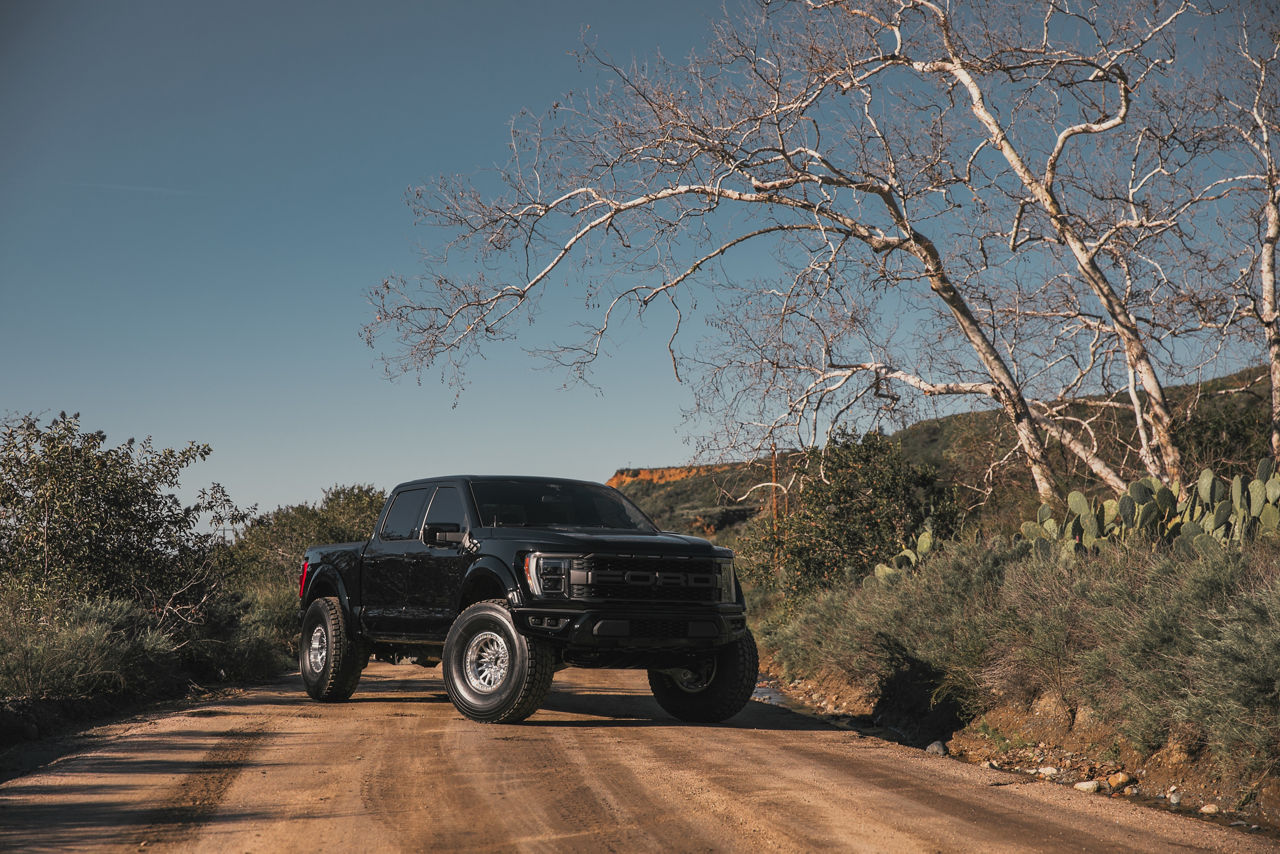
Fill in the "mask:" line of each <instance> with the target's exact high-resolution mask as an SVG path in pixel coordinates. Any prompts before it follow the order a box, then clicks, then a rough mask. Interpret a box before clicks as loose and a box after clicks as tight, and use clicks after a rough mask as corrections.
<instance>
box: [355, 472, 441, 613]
mask: <svg viewBox="0 0 1280 854" xmlns="http://www.w3.org/2000/svg"><path fill="white" fill-rule="evenodd" d="M434 491H435V487H434V486H424V487H418V488H415V489H406V490H403V491H401V492H398V493H396V496H395V498H394V499H393V501H392V504H391V508H390V509H389V510H388V511H387V513H386V517H385V518H384V519H383V522H382V527H381V528H380V529H379V530H378V531H376V532H375V533H374V537H373V540H372V541H370V543H369V546H368V548H366V549H365V553H364V560H363V562H362V564H361V566H362V573H361V592H362V598H363V604H364V612H363V621H364V626H365V629H366V630H367V631H369V632H371V633H373V634H377V635H406V634H412V633H413V625H412V622H413V621H412V620H411V618H410V612H409V610H408V609H407V607H406V606H407V603H408V601H409V599H410V597H411V595H412V594H411V589H412V588H413V586H414V584H413V579H414V577H415V575H416V574H417V573H416V572H415V570H414V564H415V563H416V562H417V561H418V560H421V559H422V558H423V557H424V556H425V552H426V550H427V549H426V546H425V545H424V544H423V542H422V518H423V513H424V511H425V510H426V507H427V502H428V501H429V500H430V498H431V496H432V493H433V492H434Z"/></svg>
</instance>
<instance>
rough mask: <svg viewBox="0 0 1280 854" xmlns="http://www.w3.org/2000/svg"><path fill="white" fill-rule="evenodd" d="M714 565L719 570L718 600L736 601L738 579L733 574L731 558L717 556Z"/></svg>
mask: <svg viewBox="0 0 1280 854" xmlns="http://www.w3.org/2000/svg"><path fill="white" fill-rule="evenodd" d="M716 566H717V567H718V568H719V570H720V572H719V576H720V601H721V602H736V601H738V579H737V578H735V577H734V574H733V558H731V557H726V558H718V559H717V560H716Z"/></svg>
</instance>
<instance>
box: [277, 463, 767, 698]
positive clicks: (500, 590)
mask: <svg viewBox="0 0 1280 854" xmlns="http://www.w3.org/2000/svg"><path fill="white" fill-rule="evenodd" d="M298 590H299V596H300V597H301V608H300V610H299V614H300V618H301V626H302V637H301V643H300V644H299V667H300V669H301V672H302V680H303V683H304V685H305V686H306V690H307V693H308V694H310V695H311V697H313V698H314V699H316V700H323V701H340V700H346V699H347V698H349V697H350V696H351V695H352V694H353V693H354V692H355V690H356V688H357V686H358V684H359V680H360V673H361V671H362V670H363V669H364V667H365V665H366V664H367V663H368V661H369V659H370V657H371V656H377V657H379V658H381V659H385V660H389V661H401V660H411V661H413V662H414V663H416V664H420V665H423V666H426V667H434V666H436V665H439V664H441V663H443V672H442V675H443V679H444V684H445V689H446V690H447V692H448V695H449V699H450V700H451V701H452V702H453V704H454V706H455V707H456V708H457V709H458V711H459V712H461V713H462V714H463V715H465V716H467V717H468V718H471V719H473V720H476V721H483V722H515V721H519V720H523V719H524V718H526V717H528V716H529V715H531V714H533V712H535V711H536V710H537V709H538V708H539V706H540V705H541V704H542V701H543V699H544V698H545V697H546V694H547V692H548V691H549V690H550V687H551V682H552V678H553V675H554V673H555V672H556V671H557V670H560V669H562V668H564V667H593V668H628V669H643V670H647V671H648V678H649V685H650V688H651V689H652V691H653V695H654V697H655V699H656V700H657V701H658V703H659V705H661V706H662V708H663V709H664V710H666V711H667V712H668V713H669V714H671V715H673V716H674V717H676V718H679V719H681V720H686V721H698V722H715V721H722V720H725V719H727V718H729V717H731V716H733V715H734V714H736V713H737V712H738V711H740V710H741V709H742V708H743V706H745V705H746V703H747V701H748V700H749V699H750V697H751V693H752V691H753V689H754V687H755V682H756V677H757V669H758V661H757V652H756V645H755V640H754V639H753V638H752V636H751V632H750V630H749V629H748V628H747V621H746V606H745V604H744V602H743V597H742V592H741V591H740V590H739V589H738V584H737V579H736V577H735V575H734V570H733V553H732V552H731V551H730V550H728V549H725V548H720V547H717V546H715V545H713V544H711V543H710V542H708V541H707V540H704V539H700V538H698V537H691V536H685V535H682V534H675V533H670V532H664V531H660V530H658V528H657V526H656V525H654V523H653V522H652V521H651V520H650V519H649V518H648V517H647V516H646V515H645V514H644V513H643V512H642V511H641V510H640V509H639V508H638V507H636V506H635V505H634V504H633V503H632V502H631V501H629V500H628V499H627V498H626V497H625V496H624V495H622V494H621V493H620V492H618V491H617V490H614V489H611V488H610V487H607V486H604V485H602V484H598V483H591V482H587V481H578V480H565V479H558V478H541V477H517V476H451V477H438V478H426V479H422V480H414V481H410V482H407V483H402V484H400V485H399V486H397V487H396V488H395V489H394V490H393V491H392V493H391V495H390V496H389V497H388V499H387V503H386V505H385V506H384V507H383V509H382V513H381V514H380V515H379V517H378V521H377V523H376V525H375V528H374V531H373V536H372V537H371V538H370V539H369V540H368V541H367V542H363V543H339V544H336V545H325V546H316V547H314V548H311V549H308V550H307V552H306V554H305V557H304V559H303V561H302V572H301V576H300V578H299V588H298Z"/></svg>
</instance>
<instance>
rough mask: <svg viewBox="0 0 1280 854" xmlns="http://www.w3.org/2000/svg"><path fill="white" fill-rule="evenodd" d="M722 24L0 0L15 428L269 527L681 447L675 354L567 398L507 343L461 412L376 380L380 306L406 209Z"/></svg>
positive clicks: (515, 12)
mask: <svg viewBox="0 0 1280 854" xmlns="http://www.w3.org/2000/svg"><path fill="white" fill-rule="evenodd" d="M719 9H720V6H719V4H718V3H703V4H698V3H694V2H690V0H683V2H682V1H681V0H674V2H672V0H646V2H643V3H613V2H603V0H597V2H588V0H576V2H570V0H564V1H563V2H540V3H528V2H508V1H507V0H504V2H451V3H445V2H416V3H410V2H385V0H384V2H378V3H366V4H338V3H329V2H288V3H284V2H252V3H247V2H221V1H220V2H174V0H145V2H143V1H140V0H130V2H97V0H94V2H65V0H5V2H3V3H0V359H2V360H3V369H2V372H0V414H3V415H13V414H21V413H27V412H35V413H37V414H41V413H43V414H44V415H45V416H46V417H47V416H49V415H54V414H56V413H57V412H58V411H59V410H67V411H69V412H71V411H79V412H80V413H81V416H82V420H83V423H84V426H85V427H86V428H88V429H100V430H104V431H106V433H107V435H108V439H109V440H110V441H111V442H112V443H113V444H114V443H117V442H123V441H124V440H126V439H128V438H129V437H131V436H136V437H139V438H141V437H143V436H148V435H150V436H152V437H154V440H155V441H156V443H157V444H158V445H161V446H179V445H182V444H185V443H186V442H187V441H190V440H197V441H201V442H207V443H209V444H211V445H212V446H213V449H214V453H213V456H212V457H211V458H210V459H209V460H208V461H207V462H205V463H202V464H200V465H198V466H196V467H194V468H192V469H190V470H189V472H188V474H187V477H186V480H185V482H184V490H183V492H184V493H186V494H184V498H190V497H191V494H193V493H194V491H195V489H197V488H198V487H199V486H202V485H204V484H206V483H208V482H211V481H217V482H220V483H222V484H223V485H224V486H226V487H227V488H228V489H229V490H230V492H231V494H232V496H233V498H235V499H236V500H237V501H238V502H239V503H242V504H246V505H247V504H253V503H256V504H258V505H259V507H260V509H263V510H268V509H272V508H274V507H275V506H277V505H281V504H292V503H296V502H300V501H314V500H317V499H318V498H319V497H320V494H321V490H322V489H323V488H325V487H327V486H331V485H333V484H335V483H343V484H346V483H365V482H368V483H374V484H376V485H378V486H381V487H389V486H391V485H394V484H395V483H396V482H398V481H400V480H404V479H407V478H410V477H418V476H423V475H427V474H432V473H436V474H440V473H446V472H457V471H476V472H494V471H502V472H517V473H524V472H528V473H548V474H562V475H567V476H574V477H583V478H589V479H598V480H603V479H605V478H607V477H609V475H610V474H611V473H612V472H613V471H614V470H615V469H616V468H618V467H622V466H630V465H636V466H641V465H673V464H679V463H682V462H684V461H685V460H686V459H687V458H688V457H689V455H690V453H691V451H690V448H689V446H688V445H686V444H685V443H684V442H683V441H682V437H681V432H680V411H681V408H682V407H684V406H687V405H688V403H689V398H688V391H687V387H684V386H680V385H678V384H677V383H676V382H675V380H674V379H673V377H672V376H671V372H670V368H669V367H668V366H667V363H666V360H665V351H664V350H663V343H664V336H663V335H662V332H661V330H654V332H653V334H652V335H647V334H646V333H644V331H643V330H639V329H633V330H631V337H630V340H628V341H624V342H623V343H622V344H621V345H620V346H619V347H617V348H615V353H616V355H615V357H614V358H613V359H611V360H610V361H609V362H608V363H607V364H606V365H604V366H603V369H602V370H601V371H600V373H599V374H598V376H597V380H598V382H599V384H600V386H601V387H602V389H603V394H597V393H595V392H593V391H592V390H590V389H586V388H580V387H579V388H570V389H568V390H564V389H563V388H562V386H563V385H564V382H565V379H566V378H565V376H563V375H561V374H557V373H554V372H548V371H546V370H535V366H534V365H533V364H530V363H528V362H527V361H526V360H525V358H524V357H523V356H522V355H521V352H520V350H519V349H518V348H511V349H509V350H504V351H501V352H499V353H496V354H495V355H493V356H492V357H491V358H489V359H488V360H487V361H486V362H484V363H482V364H481V365H480V366H479V367H478V368H477V370H476V371H475V377H474V380H473V382H472V385H471V387H470V389H469V390H468V391H467V392H466V393H465V394H464V395H463V396H462V398H461V400H460V402H459V405H458V406H457V407H456V408H452V403H453V395H452V392H451V391H449V390H448V389H445V388H442V387H440V386H438V385H437V384H436V382H435V375H433V374H427V375H425V376H424V378H423V383H422V385H421V386H419V385H418V384H416V383H415V382H414V381H413V379H412V378H409V379H402V380H399V381H396V382H391V381H388V380H387V379H385V377H384V375H383V373H382V370H381V367H380V365H379V364H378V363H377V354H376V353H375V352H374V351H372V350H370V349H368V348H367V347H366V346H365V345H364V343H363V342H362V341H361V340H360V339H359V337H358V332H359V328H360V326H361V324H362V323H364V322H365V321H366V320H367V319H368V317H369V308H368V306H367V304H366V302H365V297H364V294H365V291H366V290H367V289H368V288H369V287H371V286H373V285H375V284H377V283H378V282H379V281H380V280H381V279H382V278H383V277H384V276H386V275H387V274H390V273H400V274H405V275H412V274H415V273H418V272H420V271H421V267H420V265H419V263H418V260H417V250H416V247H418V246H422V245H427V244H430V243H432V242H433V241H438V240H440V239H441V238H442V237H443V235H442V234H438V233H435V232H433V231H430V230H427V229H425V228H422V227H415V226H414V225H413V222H412V217H411V214H410V213H409V211H408V209H407V208H406V206H405V205H404V202H403V195H404V191H405V189H406V188H407V187H409V186H410V185H413V184H417V183H421V182H423V181H426V180H428V179H430V178H431V177H433V176H434V175H436V174H440V173H461V174H472V173H475V172H477V171H480V170H484V169H487V168H491V167H492V166H494V165H496V164H500V163H502V162H504V161H505V158H506V150H505V140H506V128H507V123H508V121H509V119H510V118H511V117H512V115H513V114H515V113H516V112H517V111H519V110H520V109H521V108H525V107H527V108H530V109H532V110H533V111H535V112H541V111H542V110H543V109H544V108H546V107H547V106H549V104H550V103H551V102H552V101H553V100H555V98H556V97H557V96H559V95H560V94H562V93H564V92H565V91H568V90H570V89H582V88H584V87H587V86H590V84H591V77H590V75H589V72H585V71H583V70H582V69H581V68H580V67H579V65H578V62H577V60H576V59H575V58H574V57H573V56H571V55H570V52H571V51H573V50H574V49H575V48H576V47H578V46H579V45H580V44H581V32H582V30H583V28H584V27H585V26H590V28H591V33H592V36H591V37H592V38H594V39H596V40H597V43H598V44H599V46H600V47H601V48H602V49H603V50H605V51H606V52H608V53H609V54H611V55H612V56H613V57H614V58H615V59H619V60H629V59H630V58H632V57H636V58H644V57H647V56H650V55H652V54H653V53H654V51H655V50H661V51H662V52H663V53H664V54H666V55H667V56H669V57H676V58H679V57H682V56H684V55H685V54H687V52H688V51H689V49H690V48H692V47H695V46H697V45H698V44H700V43H701V42H702V41H703V40H704V39H705V35H706V32H707V28H708V19H709V18H711V17H716V16H718V15H719Z"/></svg>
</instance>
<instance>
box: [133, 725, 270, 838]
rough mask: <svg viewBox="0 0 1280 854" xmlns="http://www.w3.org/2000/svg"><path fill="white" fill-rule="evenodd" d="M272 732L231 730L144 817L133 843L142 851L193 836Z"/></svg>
mask: <svg viewBox="0 0 1280 854" xmlns="http://www.w3.org/2000/svg"><path fill="white" fill-rule="evenodd" d="M272 735H273V734H272V733H271V732H269V731H267V730H266V729H265V724H264V723H258V724H255V725H252V726H249V727H240V728H237V729H233V730H230V731H229V732H226V733H224V734H223V735H221V736H219V738H218V741H217V742H216V743H215V744H214V745H213V746H212V747H211V748H209V750H208V751H207V752H206V753H205V754H204V756H203V757H201V758H200V760H199V762H198V763H197V764H196V767H195V768H194V769H193V770H192V771H190V772H189V773H187V774H186V776H184V777H183V778H182V779H181V780H180V781H179V782H178V784H177V786H176V787H175V788H174V790H173V792H172V794H170V795H169V796H168V797H167V798H166V799H165V800H164V801H163V802H161V803H160V804H159V805H157V806H156V807H155V808H154V809H153V810H151V811H149V812H147V813H145V814H144V817H143V820H142V824H143V829H142V830H141V831H139V832H138V833H137V834H136V835H135V836H134V838H133V840H132V844H133V845H134V846H135V847H138V848H142V847H147V846H155V845H159V844H165V845H172V844H175V843H180V842H183V841H185V840H188V839H190V838H192V837H194V836H196V835H197V834H198V832H199V830H200V828H201V827H202V826H203V825H205V824H206V823H208V821H209V820H210V819H211V818H212V817H213V815H214V814H215V813H216V812H217V810H218V807H219V806H220V805H221V804H222V801H223V799H224V798H225V797H226V795H227V790H228V789H230V788H231V784H232V783H234V782H235V781H236V778H237V777H239V776H240V775H241V774H243V773H244V771H245V769H246V768H248V767H250V760H251V758H252V757H253V755H254V754H256V753H257V752H259V751H260V750H262V749H263V747H264V746H265V744H266V742H267V741H268V740H269V739H270V738H271V737H272Z"/></svg>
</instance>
